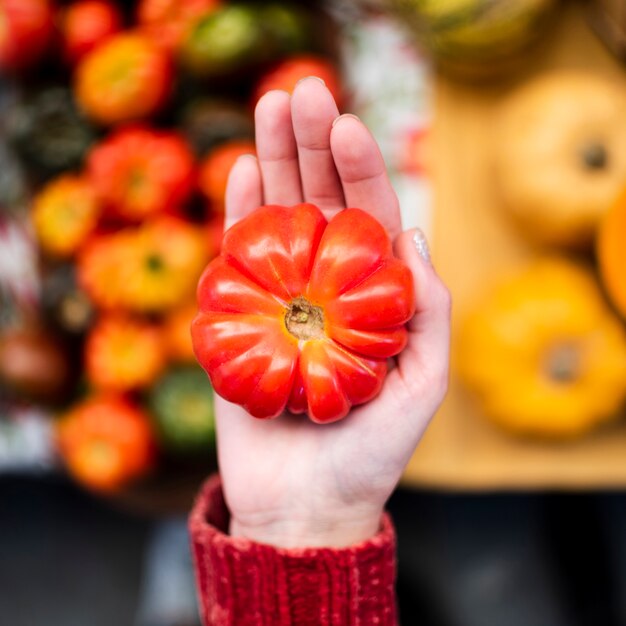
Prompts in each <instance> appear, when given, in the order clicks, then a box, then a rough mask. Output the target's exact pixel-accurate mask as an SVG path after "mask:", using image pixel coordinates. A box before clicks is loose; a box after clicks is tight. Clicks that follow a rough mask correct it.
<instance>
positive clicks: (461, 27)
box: [389, 0, 556, 77]
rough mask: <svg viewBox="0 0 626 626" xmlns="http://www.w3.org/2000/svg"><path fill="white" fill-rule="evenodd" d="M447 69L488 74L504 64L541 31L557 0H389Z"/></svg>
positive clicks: (515, 57)
mask: <svg viewBox="0 0 626 626" xmlns="http://www.w3.org/2000/svg"><path fill="white" fill-rule="evenodd" d="M389 4H390V6H391V8H392V9H393V10H394V11H396V12H397V13H398V14H399V15H400V16H401V17H402V19H403V21H405V22H406V23H407V24H408V25H409V26H410V27H411V28H412V30H413V32H414V33H415V34H416V36H417V38H418V40H419V42H420V44H422V45H424V46H425V47H426V49H427V50H428V51H429V52H430V53H431V54H432V55H433V57H434V59H435V61H436V62H437V63H438V64H439V65H440V66H441V67H442V68H443V69H445V70H448V71H449V72H451V73H453V74H456V75H460V76H463V77H488V76H491V75H493V74H497V73H500V72H502V71H505V70H506V69H508V68H509V67H510V65H511V63H512V62H514V61H516V60H517V59H518V58H520V55H521V53H523V51H524V50H525V49H527V48H528V46H529V44H531V43H532V42H533V41H534V40H535V39H536V38H537V36H538V35H539V34H540V32H541V30H542V29H541V26H543V23H544V22H545V21H546V17H547V16H548V15H549V14H550V13H551V10H552V9H553V7H554V6H555V5H556V0H389Z"/></svg>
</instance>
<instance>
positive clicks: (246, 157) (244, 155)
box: [237, 154, 257, 161]
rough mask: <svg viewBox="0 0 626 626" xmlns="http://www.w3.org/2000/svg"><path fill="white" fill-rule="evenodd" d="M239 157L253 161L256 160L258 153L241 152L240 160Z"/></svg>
mask: <svg viewBox="0 0 626 626" xmlns="http://www.w3.org/2000/svg"><path fill="white" fill-rule="evenodd" d="M239 159H252V160H253V161H256V160H257V158H256V154H240V155H239V156H238V157H237V161H239Z"/></svg>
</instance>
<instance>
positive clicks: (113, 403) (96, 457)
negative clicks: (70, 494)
mask: <svg viewBox="0 0 626 626" xmlns="http://www.w3.org/2000/svg"><path fill="white" fill-rule="evenodd" d="M56 435H57V447H58V449H59V452H60V453H61V456H62V457H63V460H64V462H65V465H66V467H67V470H68V472H69V473H70V474H71V475H72V477H73V478H74V479H75V480H77V481H78V482H79V483H81V484H83V485H84V486H85V487H88V488H90V489H93V490H95V491H104V492H110V491H114V490H116V489H119V488H120V487H122V486H124V485H125V484H126V483H128V482H129V481H132V480H135V479H137V478H139V477H141V476H143V475H145V474H146V473H147V472H148V471H149V470H150V469H151V468H152V466H153V464H154V457H155V451H156V445H155V440H154V435H153V432H152V427H151V425H150V418H149V417H148V416H147V415H146V413H144V411H142V410H141V409H139V407H137V406H135V405H134V404H132V403H131V402H130V401H128V400H127V399H125V398H123V397H121V396H117V395H114V394H111V395H110V394H103V395H98V396H94V397H91V398H88V399H87V400H84V401H83V402H81V403H79V404H77V405H76V406H74V407H72V408H71V409H70V410H69V411H68V412H67V413H65V414H64V415H62V416H61V418H60V419H59V421H58V422H57V425H56Z"/></svg>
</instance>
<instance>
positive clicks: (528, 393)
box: [455, 258, 626, 438]
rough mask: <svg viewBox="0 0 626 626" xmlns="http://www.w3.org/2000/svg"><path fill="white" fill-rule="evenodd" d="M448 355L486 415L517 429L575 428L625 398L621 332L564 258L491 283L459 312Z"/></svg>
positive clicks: (586, 278) (607, 414)
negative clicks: (452, 354) (453, 345)
mask: <svg viewBox="0 0 626 626" xmlns="http://www.w3.org/2000/svg"><path fill="white" fill-rule="evenodd" d="M455 356H456V364H457V368H458V372H459V374H460V376H461V378H462V380H463V381H464V382H465V383H466V385H467V386H468V387H469V388H470V389H472V390H473V391H474V392H476V394H477V396H478V398H479V400H480V402H481V406H482V408H483V410H484V413H485V415H486V416H487V417H489V418H490V419H492V420H493V421H494V422H496V423H498V424H499V425H501V426H503V427H505V428H506V429H508V430H510V431H512V432H515V433H518V434H523V435H535V436H543V437H551V438H566V437H573V436H575V435H580V434H582V433H584V432H586V431H588V430H589V429H591V428H592V427H594V426H596V425H597V424H600V423H602V422H606V421H608V420H610V419H611V418H613V417H615V416H616V415H617V414H618V412H619V409H620V407H621V406H622V405H623V403H624V400H625V399H626V332H625V330H624V328H623V327H622V325H621V324H620V323H619V321H618V320H617V319H616V318H615V317H614V315H613V314H612V312H611V311H610V309H609V308H608V307H607V305H606V303H605V301H604V299H603V297H602V294H601V292H600V290H599V289H598V286H597V283H596V281H595V280H594V277H593V275H592V273H591V272H590V271H589V270H587V269H585V268H583V267H582V266H579V265H577V264H575V263H573V262H571V261H568V260H565V259H556V258H553V259H552V258H551V259H540V260H538V261H536V262H534V263H533V264H531V265H530V266H528V267H526V268H524V269H523V270H521V271H520V272H519V273H517V274H516V275H513V276H512V277H510V278H509V279H508V280H505V281H504V282H502V283H500V284H498V285H496V286H495V287H494V288H493V290H492V291H491V292H490V293H489V294H488V295H486V297H485V298H484V299H483V300H481V301H480V302H478V303H477V306H476V307H475V308H474V309H473V310H472V311H471V312H470V313H469V314H468V315H467V317H466V318H465V320H464V322H463V324H462V325H461V328H460V332H459V337H458V342H457V345H456V354H455Z"/></svg>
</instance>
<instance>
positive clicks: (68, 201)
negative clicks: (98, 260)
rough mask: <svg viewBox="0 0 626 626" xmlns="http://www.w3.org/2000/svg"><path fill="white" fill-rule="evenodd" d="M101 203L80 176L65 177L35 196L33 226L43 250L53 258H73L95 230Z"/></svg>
mask: <svg viewBox="0 0 626 626" xmlns="http://www.w3.org/2000/svg"><path fill="white" fill-rule="evenodd" d="M99 217H100V203H99V202H98V199H97V197H96V193H95V191H94V189H93V188H92V186H91V185H90V184H89V183H88V182H87V181H86V180H84V179H83V178H82V177H80V176H75V175H73V174H64V175H62V176H59V177H58V178H55V179H54V180H53V181H52V182H50V183H48V184H47V185H46V186H45V187H44V188H43V189H42V190H41V191H40V192H39V193H38V194H37V196H36V197H35V200H34V204H33V224H34V226H35V232H36V233H37V238H38V239H39V243H40V244H41V247H42V248H43V249H44V250H45V251H46V252H49V253H50V254H52V255H55V256H59V257H67V256H71V255H72V254H73V253H74V252H76V250H77V249H78V248H79V246H80V245H81V244H82V243H83V242H84V241H85V239H86V238H87V236H88V235H89V234H91V232H92V231H93V230H94V229H95V227H96V224H97V223H98V219H99Z"/></svg>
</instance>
